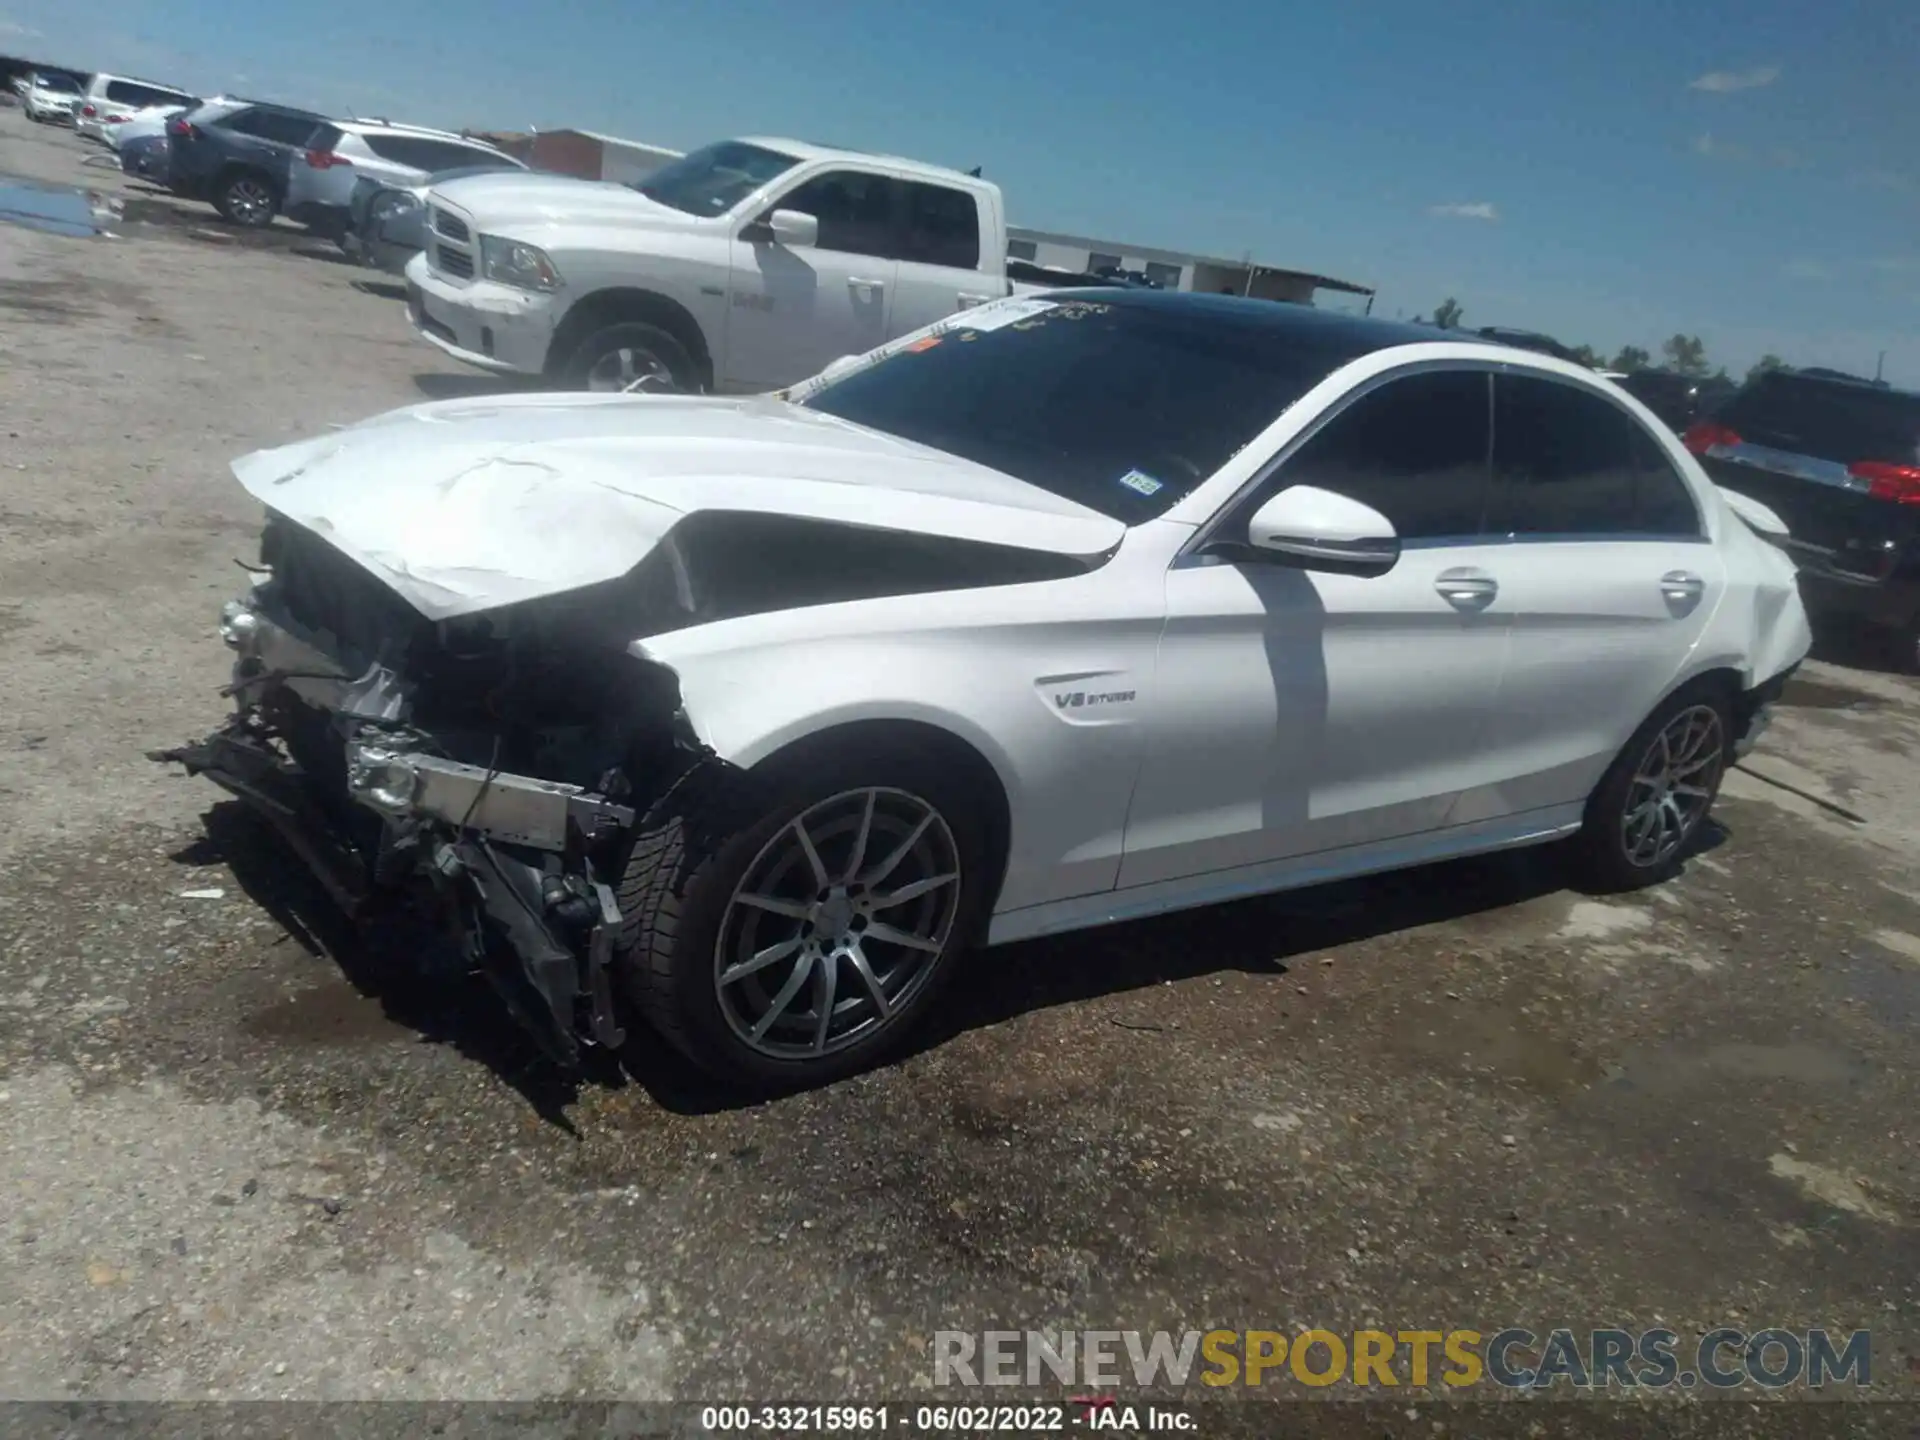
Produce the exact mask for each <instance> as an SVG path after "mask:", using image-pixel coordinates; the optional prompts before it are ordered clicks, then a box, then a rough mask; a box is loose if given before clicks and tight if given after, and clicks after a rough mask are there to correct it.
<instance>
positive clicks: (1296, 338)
mask: <svg viewBox="0 0 1920 1440" xmlns="http://www.w3.org/2000/svg"><path fill="white" fill-rule="evenodd" d="M1145 293H1147V294H1149V295H1150V294H1151V292H1145ZM1083 296H1084V297H1085V298H1081V297H1083ZM980 323H981V325H982V326H991V327H993V328H991V329H975V328H971V327H969V326H967V325H965V324H964V323H962V324H961V325H959V326H956V327H955V328H953V329H950V330H948V331H947V332H946V333H944V334H939V335H934V336H930V337H927V338H925V339H922V340H919V341H916V342H914V343H913V344H912V345H910V346H909V347H907V348H905V349H903V350H901V351H900V352H899V353H897V354H895V355H893V356H891V357H889V358H888V359H886V360H883V361H881V362H880V363H879V364H877V365H874V366H872V367H871V368H869V369H866V370H861V371H856V372H853V373H851V374H849V375H848V376H847V377H846V378H844V379H842V380H839V381H837V382H836V383H834V384H831V385H829V386H827V387H826V388H825V389H822V390H819V391H817V392H815V393H814V394H813V395H811V396H809V397H807V398H806V399H805V400H803V401H802V402H801V403H802V404H804V405H805V406H806V407H807V408H808V409H811V410H819V411H822V412H824V413H826V414H829V415H837V416H839V417H840V418H842V419H845V420H851V421H853V422H855V423H856V424H860V425H865V426H868V427H870V428H872V429H875V430H884V431H886V432H887V433H888V434H891V435H898V436H900V437H901V438H903V439H907V440H912V441H916V442H918V443H919V444H922V445H930V446H932V447H934V448H935V449H938V450H945V451H947V452H949V453H950V454H954V455H960V456H964V457H965V458H966V459H969V460H973V461H976V462H978V463H979V464H982V465H987V466H991V467H992V468H993V469H995V470H999V471H1002V472H1003V473H1005V474H1008V475H1012V476H1015V477H1017V478H1019V479H1021V480H1025V481H1027V482H1028V483H1029V484H1033V485H1038V486H1039V487H1041V488H1042V489H1043V490H1050V491H1052V492H1053V493H1054V494H1056V495H1062V496H1065V497H1066V498H1067V499H1069V500H1074V501H1078V502H1079V503H1080V504H1082V505H1085V506H1087V507H1089V508H1090V509H1093V510H1097V511H1099V512H1100V513H1101V514H1103V515H1107V516H1110V517H1112V518H1114V519H1117V520H1124V521H1126V522H1127V523H1128V524H1130V525H1134V524H1139V523H1141V522H1142V521H1145V520H1151V519H1153V518H1154V517H1156V516H1158V515H1161V514H1163V513H1165V511H1166V510H1167V509H1168V508H1169V507H1170V506H1172V505H1173V504H1174V503H1175V502H1176V501H1178V500H1179V499H1180V498H1181V497H1182V496H1184V495H1186V494H1187V493H1188V492H1189V491H1191V490H1192V489H1193V488H1194V487H1195V486H1196V485H1198V484H1199V483H1200V482H1201V481H1202V480H1204V479H1206V478H1207V477H1208V476H1209V475H1211V474H1212V473H1213V472H1214V471H1215V470H1217V469H1219V468H1220V466H1221V465H1223V464H1224V463H1225V462H1226V461H1227V460H1228V459H1230V458H1231V457H1232V456H1233V455H1234V454H1235V453H1236V452H1237V451H1239V450H1240V448H1241V447H1242V446H1244V445H1245V444H1246V443H1247V442H1248V441H1250V440H1251V439H1253V437H1254V436H1256V435H1258V434H1259V433H1260V432H1261V431H1262V430H1264V429H1265V428H1266V427H1267V426H1268V425H1270V424H1272V423H1273V421H1274V420H1275V419H1276V418H1278V416H1279V415H1280V413H1281V412H1282V411H1283V410H1285V409H1286V408H1287V407H1288V406H1290V405H1291V404H1293V402H1294V401H1296V400H1298V399H1299V398H1300V397H1301V396H1302V395H1304V394H1305V393H1306V392H1307V391H1308V390H1309V389H1311V388H1312V387H1313V386H1314V384H1315V383H1316V382H1318V381H1319V380H1321V379H1322V378H1323V377H1325V376H1326V375H1327V374H1328V373H1329V372H1330V371H1331V370H1334V369H1336V368H1338V367H1339V366H1340V365H1341V364H1343V363H1345V362H1346V361H1347V360H1349V359H1351V358H1352V357H1353V354H1354V353H1355V351H1354V349H1353V347H1352V346H1351V345H1350V344H1339V343H1325V342H1319V341H1316V339H1315V337H1313V336H1311V335H1303V334H1302V333H1300V332H1298V331H1297V330H1295V329H1294V328H1293V327H1284V326H1270V325H1263V324H1259V323H1248V322H1247V320H1246V319H1245V318H1243V317H1231V316H1228V315H1226V314H1222V313H1220V312H1219V311H1218V310H1217V309H1216V307H1206V308H1205V309H1196V308H1193V307H1187V308H1184V309H1175V308H1171V307H1151V306H1147V305H1140V304H1138V303H1128V302H1127V301H1125V300H1121V299H1118V298H1114V297H1113V292H1091V291H1088V292H1080V293H1079V294H1078V295H1076V296H1075V297H1074V298H1071V299H1069V298H1065V297H1064V296H1063V297H1062V298H1060V299H1057V300H1054V299H1047V300H1031V301H1025V302H1015V303H1014V305H1012V306H1011V307H1007V308H1000V307H995V310H994V311H993V312H990V313H989V314H988V315H987V316H986V318H985V319H983V320H982V321H981V322H980ZM1361 348H1363V349H1364V348H1366V347H1364V346H1363V347H1361Z"/></svg>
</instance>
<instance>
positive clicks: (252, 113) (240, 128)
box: [212, 108, 265, 135]
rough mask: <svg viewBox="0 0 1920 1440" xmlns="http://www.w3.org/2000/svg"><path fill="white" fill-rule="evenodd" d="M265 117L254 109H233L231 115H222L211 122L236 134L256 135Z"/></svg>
mask: <svg viewBox="0 0 1920 1440" xmlns="http://www.w3.org/2000/svg"><path fill="white" fill-rule="evenodd" d="M264 120H265V117H264V116H263V115H262V114H261V113H260V111H258V110H255V109H251V108H249V109H246V110H235V111H234V112H233V113H232V114H231V115H222V116H221V117H220V118H219V119H217V120H215V121H213V122H212V123H213V124H214V125H216V126H218V127H219V128H220V129H222V130H231V131H233V132H234V133H235V134H236V135H258V134H259V133H260V127H261V125H262V123H263V122H264Z"/></svg>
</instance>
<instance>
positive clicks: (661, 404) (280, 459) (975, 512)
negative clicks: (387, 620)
mask: <svg viewBox="0 0 1920 1440" xmlns="http://www.w3.org/2000/svg"><path fill="white" fill-rule="evenodd" d="M233 473H234V476H235V477H236V478H237V479H238V480H239V481H240V483H241V485H243V486H244V487H245V488H246V490H247V493H248V494H250V495H252V496H253V497H254V498H255V499H256V500H259V501H260V502H261V503H262V504H263V505H265V506H266V507H267V508H268V509H270V510H273V511H275V512H277V513H279V514H280V515H283V516H285V517H286V518H287V519H289V520H292V521H294V522H296V523H298V524H300V525H302V526H304V527H305V528H306V529H308V530H311V531H313V532H314V533H315V534H316V535H319V536H320V537H321V538H323V539H325V540H326V541H327V542H328V543H330V544H331V545H333V546H334V547H335V548H336V549H338V550H340V551H341V552H342V553H343V554H345V555H347V556H348V557H349V558H351V559H353V560H354V561H356V562H357V563H359V564H360V565H362V566H363V567H365V568H366V569H367V570H369V571H371V572H372V573H373V574H374V575H375V576H377V577H378V578H379V579H380V580H382V581H384V582H385V583H386V584H387V585H389V586H390V587H392V588H393V589H394V590H396V591H397V592H399V594H400V595H401V596H403V597H404V598H405V599H406V600H407V601H408V602H409V603H410V604H412V605H413V606H414V608H416V609H417V610H419V611H420V613H421V614H423V615H425V616H427V617H428V618H429V619H434V620H441V619H447V618H450V617H452V616H456V615H467V614H472V613H474V612H476V611H481V610H490V609H493V608H495V607H497V606H501V605H510V604H514V603H516V602H518V601H522V600H531V599H535V598H537V597H539V596H542V595H551V594H558V593H560V592H563V591H567V590H576V589H580V588H582V587H584V586H587V585H595V584H599V583H600V582H602V581H606V580H612V579H615V578H617V577H618V576H621V575H624V574H625V573H626V572H627V571H629V570H631V569H632V568H633V567H634V566H635V565H637V564H638V563H639V562H640V561H641V560H642V559H643V558H644V557H645V556H646V554H647V553H648V552H649V551H650V550H652V549H653V548H654V546H656V545H657V544H658V543H659V542H660V540H661V539H662V538H663V537H664V536H665V535H666V533H667V532H668V531H669V530H670V529H671V528H672V527H673V526H674V525H675V524H676V523H677V522H678V521H679V520H680V519H681V517H683V516H685V515H689V514H692V513H693V512H695V511H698V510H717V511H749V512H755V513H759V514H778V515H792V516H798V517H804V518H807V519H815V520H827V521H839V522H843V523H845V524H849V525H860V526H867V527H871V528H876V529H883V530H902V531H913V532H917V533H920V534H927V535H940V536H946V537H948V538H951V539H956V540H975V541H984V542H988V543H992V544H997V545H1007V546H1014V547H1017V548H1020V549H1025V550H1037V551H1043V552H1048V553H1053V554H1067V555H1096V554H1099V553H1101V552H1103V551H1105V550H1108V549H1110V548H1111V547H1112V546H1114V545H1115V544H1117V543H1118V542H1119V540H1120V538H1121V536H1122V535H1123V534H1124V533H1125V529H1126V527H1125V526H1124V525H1123V524H1122V523H1121V522H1120V521H1118V520H1113V519H1109V518H1108V517H1106V516H1104V515H1101V514H1099V513H1098V512H1096V511H1093V510H1089V509H1087V508H1086V507H1084V506H1081V505H1078V504H1075V503H1074V502H1073V501H1071V500H1066V499H1063V498H1061V497H1060V496H1057V495H1054V494H1053V493H1052V492H1050V491H1047V490H1042V489H1040V488H1039V487H1037V486H1034V485H1029V484H1027V483H1026V482H1025V481H1022V480H1016V479H1014V478H1013V477H1012V476H1010V475H1004V474H1001V473H1000V472H999V471H997V470H990V469H987V468H986V467H984V466H981V465H976V464H974V463H973V462H972V461H969V460H963V459H960V458H959V457H957V456H953V455H948V454H945V453H944V452H942V451H938V450H931V449H928V448H926V447H925V446H921V445H916V444H912V443H910V442H908V441H905V440H899V439H895V438H894V437H892V436H889V435H882V434H879V433H877V432H874V431H870V430H864V429H861V428H860V427H858V426H855V425H851V424H848V423H847V422H845V421H842V420H838V419H835V418H834V417H832V416H828V415H821V414H817V413H815V412H812V411H808V410H805V409H802V408H800V407H799V406H795V405H789V404H787V403H786V402H784V401H780V400H775V399H772V398H770V397H754V398H750V399H742V400H720V399H695V398H685V397H679V396H660V395H564V396H554V395H514V396H502V397H491V398H486V399H477V400H450V401H442V402H439V403H435V404H427V405H415V406H410V407H408V408H406V409H403V410H395V411H391V412H389V413H388V414H385V415H381V416H377V417H375V418H374V419H372V420H368V421H365V422H364V423H362V424H359V425H355V426H352V427H350V428H348V429H345V430H341V431H337V432H335V433H333V434H331V435H325V436H321V437H320V438H318V439H314V440H304V441H300V442H299V443H297V444H293V445H284V446H280V447H278V448H276V449H272V450H259V451H255V452H254V453H253V454H251V455H245V456H242V457H241V458H240V459H238V460H236V461H234V462H233Z"/></svg>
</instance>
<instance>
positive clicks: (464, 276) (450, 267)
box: [437, 245, 473, 280]
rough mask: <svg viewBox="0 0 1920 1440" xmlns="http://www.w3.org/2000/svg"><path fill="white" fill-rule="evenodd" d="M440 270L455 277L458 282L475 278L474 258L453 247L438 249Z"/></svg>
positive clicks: (444, 246) (440, 247)
mask: <svg viewBox="0 0 1920 1440" xmlns="http://www.w3.org/2000/svg"><path fill="white" fill-rule="evenodd" d="M437 251H438V253H437V261H438V268H439V269H441V270H443V271H445V272H446V273H447V274H449V275H451V276H453V277H454V278H455V279H456V280H471V279H472V278H473V256H471V255H469V254H467V252H466V251H464V250H456V249H454V248H453V246H451V245H441V246H439V247H437Z"/></svg>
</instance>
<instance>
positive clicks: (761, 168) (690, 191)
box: [633, 140, 800, 215]
mask: <svg viewBox="0 0 1920 1440" xmlns="http://www.w3.org/2000/svg"><path fill="white" fill-rule="evenodd" d="M799 163H800V162H799V161H798V160H796V159H794V157H793V156H791V155H782V154H781V153H780V152H779V151H777V150H767V149H763V148H762V147H760V146H758V145H746V144H743V143H742V142H740V141H738V140H723V141H721V142H720V143H719V144H718V145H709V146H707V147H706V148H705V149H703V150H695V151H694V152H693V153H692V154H690V155H683V156H681V157H680V158H679V159H678V160H675V161H674V162H672V163H671V164H669V165H663V166H661V167H660V168H659V169H658V170H656V171H654V172H653V173H652V174H651V175H649V176H647V178H646V179H644V180H640V181H637V182H635V184H634V186H633V188H634V189H636V190H638V191H639V192H640V193H641V194H642V195H644V196H646V197H647V198H648V199H649V200H657V201H659V203H660V204H662V205H671V206H672V207H673V208H674V209H676V210H684V211H686V213H687V214H689V215H724V214H726V213H727V211H729V210H731V209H732V208H733V207H734V206H736V205H738V204H739V203H740V202H741V201H742V200H744V199H746V198H747V196H749V195H751V194H752V193H753V192H754V191H756V190H758V189H759V188H760V187H761V186H762V185H764V184H766V183H767V182H768V181H769V180H773V179H777V178H778V177H779V176H781V175H784V174H786V172H787V171H789V170H791V169H792V168H793V167H794V166H796V165H798V164H799Z"/></svg>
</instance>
